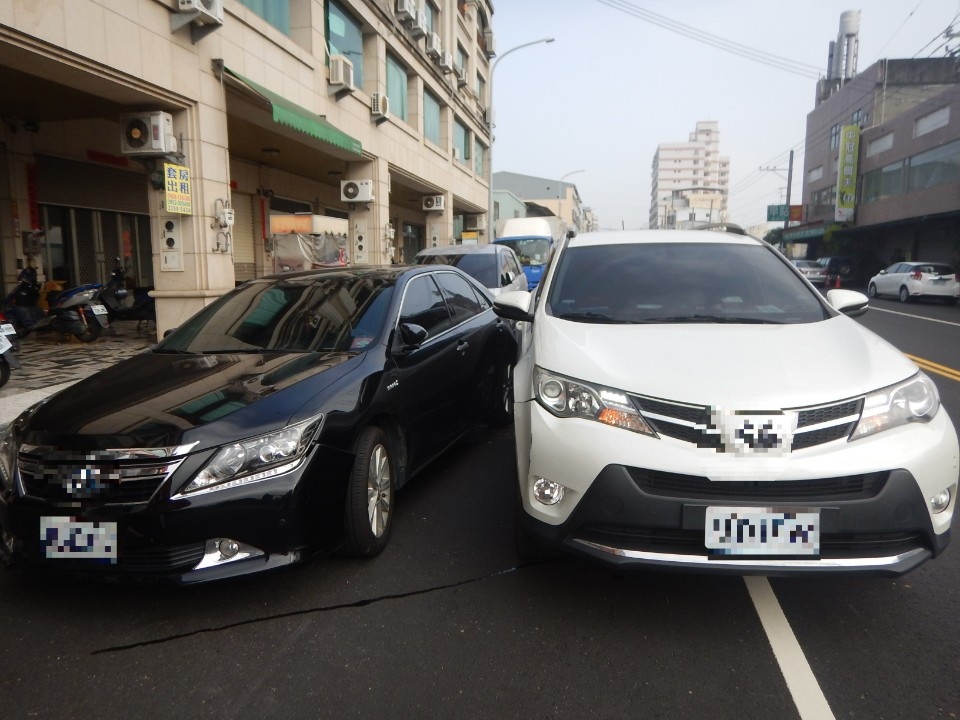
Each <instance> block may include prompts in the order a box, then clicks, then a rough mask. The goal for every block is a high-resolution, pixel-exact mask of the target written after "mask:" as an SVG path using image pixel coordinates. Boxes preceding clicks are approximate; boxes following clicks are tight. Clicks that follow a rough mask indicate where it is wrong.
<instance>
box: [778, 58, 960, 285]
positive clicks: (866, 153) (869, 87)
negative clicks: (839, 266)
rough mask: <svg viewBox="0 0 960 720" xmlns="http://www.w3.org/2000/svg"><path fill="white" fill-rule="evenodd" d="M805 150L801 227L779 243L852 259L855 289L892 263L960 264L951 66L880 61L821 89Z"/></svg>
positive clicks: (958, 84) (955, 76)
mask: <svg viewBox="0 0 960 720" xmlns="http://www.w3.org/2000/svg"><path fill="white" fill-rule="evenodd" d="M805 145H806V148H805V154H804V170H803V223H802V224H801V225H799V226H796V227H793V228H790V229H788V230H786V231H785V232H784V239H785V240H786V241H788V242H791V243H794V244H797V243H803V244H806V246H807V255H808V256H809V257H816V256H817V255H825V254H844V255H851V256H853V257H854V265H855V268H854V270H855V274H856V276H857V279H858V280H860V281H865V280H866V279H867V278H869V277H870V276H871V275H873V274H874V273H876V272H877V271H878V270H880V269H881V268H883V267H886V266H887V265H889V264H890V263H892V262H895V261H897V260H903V259H923V260H937V261H941V262H948V263H954V264H958V263H960V229H958V228H960V224H958V221H960V200H958V198H960V65H958V61H957V59H956V58H926V59H912V60H910V59H908V60H880V61H878V62H876V63H874V64H873V65H871V66H870V67H869V68H867V69H866V70H865V71H864V72H862V73H860V74H857V75H855V76H853V77H851V78H850V79H848V80H847V81H846V82H843V83H836V82H835V83H832V84H831V83H830V82H829V78H828V79H827V81H826V82H825V81H821V82H820V84H819V85H818V91H817V104H816V107H815V108H814V109H813V110H812V111H811V112H810V113H809V114H808V116H807V129H806V141H805ZM845 181H846V184H847V186H848V190H847V191H845V192H844V191H843V185H844V182H845Z"/></svg>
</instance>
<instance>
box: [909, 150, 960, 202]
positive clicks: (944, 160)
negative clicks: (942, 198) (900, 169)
mask: <svg viewBox="0 0 960 720" xmlns="http://www.w3.org/2000/svg"><path fill="white" fill-rule="evenodd" d="M958 181H960V140H957V141H954V142H952V143H948V144H947V145H941V146H940V147H938V148H934V149H932V150H927V151H926V152H924V153H920V154H919V155H914V156H913V157H912V158H910V175H909V181H908V187H907V189H908V191H910V192H913V191H915V190H925V189H926V188H932V187H935V186H937V185H943V184H944V183H954V182H958Z"/></svg>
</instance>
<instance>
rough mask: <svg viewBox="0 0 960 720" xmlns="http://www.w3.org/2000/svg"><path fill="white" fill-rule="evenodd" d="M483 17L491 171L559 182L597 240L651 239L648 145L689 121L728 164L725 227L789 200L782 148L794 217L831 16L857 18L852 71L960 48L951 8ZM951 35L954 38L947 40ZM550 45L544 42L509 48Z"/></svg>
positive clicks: (956, 14)
mask: <svg viewBox="0 0 960 720" xmlns="http://www.w3.org/2000/svg"><path fill="white" fill-rule="evenodd" d="M493 7H494V14H493V30H494V37H495V40H496V47H495V49H496V52H497V57H496V58H494V66H493V67H494V70H493V71H492V76H493V78H492V83H493V95H494V116H493V117H494V138H495V140H494V144H493V150H492V153H493V154H492V162H493V170H494V172H500V171H506V172H514V173H520V174H523V175H532V176H536V177H543V178H551V179H556V180H560V179H561V177H562V176H564V175H566V176H567V177H566V178H565V181H566V182H568V183H574V184H575V185H576V186H577V190H578V192H579V194H580V198H581V201H582V203H583V205H584V206H586V207H590V208H592V209H593V211H594V213H595V214H596V215H597V217H598V218H599V221H600V228H602V229H621V228H626V229H639V228H646V227H647V226H648V215H649V208H650V187H651V182H650V174H651V168H652V162H653V156H654V154H655V153H656V150H657V145H658V144H659V143H667V142H686V141H687V140H688V139H689V135H690V133H691V132H693V130H694V129H695V127H696V124H697V121H700V120H715V121H717V122H718V123H719V131H720V148H719V149H720V154H721V155H725V156H727V157H729V158H730V197H729V208H728V209H729V217H728V220H729V222H732V223H736V224H738V225H741V226H742V227H750V226H753V225H757V224H759V223H763V222H765V221H766V213H767V206H768V205H777V204H781V203H784V202H786V187H787V167H788V163H789V153H790V150H793V151H794V172H793V183H792V190H791V204H795V205H798V204H800V202H801V192H802V180H803V159H804V158H803V139H804V134H805V129H806V117H807V114H808V113H809V112H810V111H811V110H813V107H814V99H815V92H816V83H817V78H818V77H820V76H823V75H825V74H826V66H827V55H828V52H829V43H830V41H831V40H836V38H837V33H838V31H839V28H840V15H841V14H842V13H843V12H845V11H847V10H860V32H859V51H858V58H857V69H858V70H859V71H863V70H866V69H867V68H868V67H869V66H870V65H872V64H873V63H874V62H876V61H877V60H880V59H883V58H913V57H943V56H944V54H945V53H946V51H947V50H948V49H953V48H954V47H957V48H960V0H859V2H857V1H856V0H853V1H842V2H841V1H837V0H494V4H493ZM953 23H956V25H955V26H954V27H953V30H954V31H955V32H957V33H958V37H957V38H953V39H947V38H945V36H944V33H945V31H947V29H948V28H949V27H950V26H951V25H952V24H953ZM664 26H666V27H664ZM668 28H675V29H677V30H679V32H677V31H675V30H671V29H668ZM548 37H552V38H554V41H553V42H552V43H545V42H540V43H535V44H532V45H529V46H528V47H523V48H518V46H520V45H523V44H525V43H530V42H534V41H537V40H540V39H541V38H548ZM517 48H518V49H517ZM513 49H516V50H515V52H509V56H507V53H508V51H510V50H513ZM500 60H502V61H503V62H502V63H501V62H500ZM761 168H762V169H761Z"/></svg>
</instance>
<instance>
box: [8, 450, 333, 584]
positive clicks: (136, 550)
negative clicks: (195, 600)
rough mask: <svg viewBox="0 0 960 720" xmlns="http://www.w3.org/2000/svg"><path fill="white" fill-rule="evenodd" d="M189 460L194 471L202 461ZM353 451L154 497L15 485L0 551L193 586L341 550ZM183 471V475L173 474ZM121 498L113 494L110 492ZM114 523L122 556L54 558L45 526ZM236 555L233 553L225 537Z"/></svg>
mask: <svg viewBox="0 0 960 720" xmlns="http://www.w3.org/2000/svg"><path fill="white" fill-rule="evenodd" d="M191 460H194V458H189V457H188V459H187V461H185V462H184V465H183V467H182V468H181V469H183V470H185V471H186V473H187V474H189V473H190V472H193V471H195V470H196V467H192V466H193V465H195V464H198V463H199V459H198V458H196V459H195V460H197V461H198V462H196V463H194V462H191ZM351 461H352V459H351V457H350V456H349V454H347V453H343V452H340V451H337V450H334V449H332V448H329V447H319V448H316V449H314V451H313V452H312V453H311V454H310V455H308V458H307V459H306V461H305V462H304V463H302V464H301V465H299V466H298V467H297V468H295V469H294V470H291V471H290V472H288V473H285V474H283V475H279V476H276V477H273V478H270V479H269V480H265V481H262V482H257V483H252V484H250V485H243V486H238V487H235V488H229V489H224V490H220V491H215V492H207V493H198V494H197V495H196V496H192V497H191V496H182V495H180V496H178V495H176V494H174V493H172V492H171V487H179V486H181V485H182V484H183V481H182V480H179V481H178V480H175V479H167V480H166V481H165V482H164V483H163V485H161V486H160V487H158V489H157V491H156V492H155V494H154V495H153V496H152V497H150V499H149V500H148V501H146V502H138V503H124V502H107V503H95V502H90V501H84V502H76V503H65V502H63V501H62V497H59V496H58V497H57V498H53V499H51V498H49V497H47V498H43V497H37V496H36V495H31V494H29V493H27V494H26V495H25V494H24V493H23V488H24V485H23V483H22V482H20V478H19V475H18V478H17V490H16V491H15V492H10V493H6V494H5V495H4V496H3V497H2V498H0V532H2V543H0V554H2V555H3V556H4V559H5V560H6V561H7V562H8V563H10V564H13V565H23V566H28V567H31V568H36V569H39V570H45V571H52V572H58V573H65V574H76V575H83V576H92V577H97V578H103V579H109V580H120V581H132V582H144V581H166V582H174V583H195V582H204V581H207V580H213V579H219V578H223V577H230V576H236V575H244V574H248V573H251V572H258V571H261V570H268V569H272V568H276V567H281V566H284V565H289V564H291V563H294V562H297V561H298V560H300V559H302V558H303V557H304V556H305V555H306V554H307V553H308V552H314V551H319V550H322V549H325V548H329V547H333V546H335V544H336V543H337V542H338V541H339V539H340V537H341V533H342V525H341V512H340V509H341V507H342V503H341V500H342V497H343V495H342V493H343V482H342V481H343V479H344V478H346V471H347V468H349V465H350V462H351ZM177 477H181V478H182V477H183V476H182V475H180V473H179V471H178V472H176V473H174V476H173V478H177ZM111 499H115V498H111ZM57 523H61V524H65V525H69V527H71V528H76V527H79V528H87V529H89V528H96V530H97V532H100V530H101V529H103V528H108V529H109V531H110V533H111V534H112V533H113V532H115V546H116V548H115V557H110V558H105V557H95V556H91V555H85V554H83V553H72V552H71V553H69V554H53V555H52V554H51V551H50V543H49V540H48V541H47V542H44V541H43V540H42V538H41V532H42V528H43V527H44V526H49V525H51V524H57ZM224 540H226V541H233V542H235V543H236V544H237V546H238V552H237V553H236V555H234V556H232V557H225V556H223V554H222V553H221V552H220V550H219V547H220V541H224Z"/></svg>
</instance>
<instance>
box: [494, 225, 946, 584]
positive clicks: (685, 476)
mask: <svg viewBox="0 0 960 720" xmlns="http://www.w3.org/2000/svg"><path fill="white" fill-rule="evenodd" d="M496 307H497V312H498V313H499V314H501V315H502V316H504V317H507V318H511V319H514V320H519V321H522V322H520V323H519V324H518V327H519V328H520V330H521V332H522V334H523V345H522V349H521V355H520V359H519V362H518V364H517V366H516V369H515V376H514V403H515V404H514V418H515V428H516V434H517V443H516V447H517V470H518V474H519V499H518V516H517V547H518V551H519V552H520V554H521V555H522V556H525V557H537V556H541V555H543V554H552V553H554V552H556V551H557V550H558V549H565V550H569V551H572V552H576V553H579V554H582V555H586V556H589V557H591V558H594V559H597V560H602V561H606V562H608V563H611V564H615V565H643V566H653V567H662V568H680V569H686V570H707V571H720V572H723V571H726V572H734V573H741V574H747V573H763V574H789V573H802V572H825V571H827V572H829V571H840V572H871V573H884V574H891V575H898V574H901V573H904V572H907V571H908V570H911V569H913V568H915V567H917V566H918V565H920V564H921V563H923V562H924V561H925V560H927V559H928V558H931V557H933V556H935V555H937V554H939V553H940V552H941V551H943V550H944V548H945V547H946V546H947V543H948V541H949V536H950V532H949V531H950V522H951V518H952V516H953V510H954V506H955V503H956V494H957V479H958V472H960V468H958V455H960V453H958V443H957V434H956V431H955V430H954V427H953V424H952V422H951V421H950V418H949V417H948V415H947V413H946V412H945V411H944V410H943V409H942V408H941V407H940V401H939V396H938V394H937V390H936V387H935V386H934V384H933V382H932V381H931V380H930V379H929V378H928V377H927V376H926V375H924V374H923V373H922V372H920V371H919V370H918V368H917V367H916V365H914V364H913V363H912V362H911V361H910V360H909V359H908V358H906V357H905V356H904V355H903V354H902V353H900V352H898V351H897V350H896V349H895V348H894V347H892V346H891V345H889V344H888V343H887V342H885V341H884V340H882V339H880V338H879V337H877V336H876V335H874V334H873V333H871V332H869V331H868V330H866V329H865V328H863V327H862V326H861V325H860V324H859V323H857V322H855V321H854V320H852V319H850V317H848V316H856V315H859V314H862V313H863V312H865V311H866V309H867V298H866V296H864V295H863V294H861V293H857V292H853V291H850V290H831V291H829V292H828V293H827V297H826V299H824V298H823V297H822V296H821V295H820V293H818V292H817V291H816V290H815V289H814V288H813V286H812V285H810V283H809V282H808V281H807V280H806V279H804V278H803V276H802V275H801V274H800V272H799V271H798V270H797V269H796V268H795V267H793V265H792V264H791V263H790V262H788V261H787V260H786V259H785V258H784V257H783V256H782V255H780V254H779V253H778V252H777V251H776V250H774V249H773V248H772V247H771V246H769V245H768V244H766V243H764V242H763V241H761V240H757V239H756V238H753V237H749V236H747V235H744V234H742V231H737V232H732V231H729V230H728V231H727V232H716V231H713V232H705V231H701V230H645V231H636V232H601V233H587V234H583V235H580V236H578V237H575V238H572V239H569V240H567V241H565V242H564V243H563V244H561V246H560V247H559V248H558V249H557V252H556V255H555V257H554V258H553V260H552V262H551V265H550V267H549V269H548V272H547V274H546V275H545V278H544V280H543V282H542V283H541V284H540V285H539V287H538V288H537V290H536V292H535V293H527V292H514V293H507V294H505V295H502V296H501V297H500V298H499V299H498V301H497V303H496ZM811 377H816V378H817V381H816V382H810V378H811Z"/></svg>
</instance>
